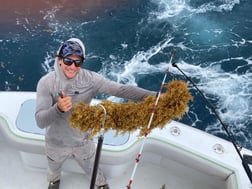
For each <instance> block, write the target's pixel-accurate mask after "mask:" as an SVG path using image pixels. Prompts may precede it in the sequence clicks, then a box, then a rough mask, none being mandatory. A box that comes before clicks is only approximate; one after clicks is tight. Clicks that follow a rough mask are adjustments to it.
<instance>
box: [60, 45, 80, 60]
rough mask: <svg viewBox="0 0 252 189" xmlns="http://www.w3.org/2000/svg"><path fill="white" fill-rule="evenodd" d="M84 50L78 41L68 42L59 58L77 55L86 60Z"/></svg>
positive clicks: (63, 46)
mask: <svg viewBox="0 0 252 189" xmlns="http://www.w3.org/2000/svg"><path fill="white" fill-rule="evenodd" d="M83 51H84V49H82V48H81V46H80V45H79V43H77V42H76V41H69V40H68V41H66V42H64V43H63V45H62V47H61V49H60V51H59V56H61V57H63V58H65V57H67V56H70V55H77V56H79V57H81V58H82V59H83V60H84V58H85V52H83Z"/></svg>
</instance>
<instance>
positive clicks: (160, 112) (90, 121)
mask: <svg viewBox="0 0 252 189" xmlns="http://www.w3.org/2000/svg"><path fill="white" fill-rule="evenodd" d="M165 87H166V92H165V93H163V94H162V96H161V98H160V99H159V102H158V105H157V107H156V109H155V114H154V117H153V120H152V124H151V126H150V128H149V129H148V132H150V131H151V130H152V129H154V128H156V127H159V128H161V129H162V128H163V127H164V126H165V124H166V123H167V122H170V121H171V120H172V119H179V118H181V117H182V116H183V115H184V113H185V112H186V111H187V107H188V103H189V101H191V100H192V99H193V97H192V95H191V94H190V92H189V90H188V85H187V83H185V82H184V81H182V80H172V81H170V82H169V83H168V84H167V85H166V86H165ZM155 100H156V97H155V96H149V97H146V98H145V99H144V100H142V101H140V102H137V103H135V102H128V103H113V102H111V101H108V100H104V101H102V102H101V104H102V105H103V106H104V107H105V109H106V112H107V115H106V122H105V124H104V128H103V129H104V131H105V132H106V131H107V130H109V129H113V130H115V131H116V132H117V134H125V133H126V132H133V131H136V130H138V129H139V130H140V134H139V135H140V136H144V135H145V134H146V132H147V125H148V122H149V118H150V115H151V113H152V111H153V108H154V104H155ZM103 119H104V111H103V109H102V108H101V107H98V106H91V105H88V104H85V103H83V102H79V103H77V104H76V105H75V106H74V108H73V112H72V114H71V116H70V118H69V121H70V125H71V127H73V128H78V129H79V130H80V131H89V132H91V136H94V135H96V134H98V133H99V132H100V131H101V129H102V126H103V125H102V122H103Z"/></svg>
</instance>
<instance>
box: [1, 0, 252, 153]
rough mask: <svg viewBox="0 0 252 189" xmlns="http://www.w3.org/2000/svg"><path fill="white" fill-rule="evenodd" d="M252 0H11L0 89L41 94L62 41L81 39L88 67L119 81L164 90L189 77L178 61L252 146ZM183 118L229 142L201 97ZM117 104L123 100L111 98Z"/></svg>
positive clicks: (4, 17)
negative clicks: (43, 78) (42, 79)
mask: <svg viewBox="0 0 252 189" xmlns="http://www.w3.org/2000/svg"><path fill="white" fill-rule="evenodd" d="M251 9H252V1H251V0H128V1H127V0H121V1H116V0H106V1H99V0H93V1H84V2H82V1H80V0H78V1H74V3H72V1H70V0H69V1H67V0H66V1H53V2H52V1H49V0H47V1H39V0H38V1H35V2H34V1H30V0H23V1H17V0H16V1H10V2H4V3H3V4H2V5H1V8H0V12H1V13H0V16H1V17H0V75H1V77H0V90H1V91H35V90H36V84H37V82H38V80H39V79H40V77H41V76H42V75H44V74H46V73H48V72H50V71H52V70H53V60H54V57H55V53H56V51H57V49H58V47H59V45H60V44H61V43H62V42H63V41H64V40H66V39H68V38H70V37H77V38H80V39H81V40H83V42H84V44H85V46H86V50H87V58H86V61H85V64H84V65H83V67H84V68H86V69H90V70H93V71H96V72H99V73H101V74H103V75H104V76H106V77H107V78H110V79H112V80H114V81H117V82H120V83H125V84H131V85H138V86H140V87H143V88H146V89H150V90H156V91H158V90H159V87H160V84H161V82H162V80H163V77H164V73H165V70H166V69H167V68H168V69H169V75H168V81H169V80H171V79H175V78H177V79H184V80H185V81H186V78H185V77H183V75H182V74H181V73H180V72H179V71H178V69H176V68H174V67H172V65H171V64H169V60H170V53H171V51H172V50H175V56H174V59H173V62H176V63H177V65H178V66H179V68H180V69H181V70H183V71H184V72H185V73H186V74H187V75H188V76H189V77H190V78H191V79H192V80H193V81H194V82H195V83H196V84H197V86H198V88H199V89H201V90H202V91H203V93H204V94H205V96H206V97H207V98H208V99H209V100H210V101H211V102H212V103H213V104H214V106H215V107H216V110H217V111H218V113H219V115H220V117H221V119H222V120H223V122H224V123H225V124H226V126H227V127H228V130H229V132H231V133H232V134H233V135H234V138H235V140H236V142H237V143H238V144H239V145H240V146H244V147H247V148H250V149H252V108H251V107H252V13H251ZM190 90H191V92H192V94H193V95H194V101H193V102H191V103H190V105H189V110H188V112H187V113H186V115H185V116H184V117H183V119H182V120H180V121H181V122H183V123H186V124H188V125H190V126H192V127H196V128H199V129H201V130H204V131H206V132H208V133H211V134H214V135H216V136H220V137H222V138H225V139H228V137H227V134H226V132H225V131H224V130H223V127H222V126H221V124H220V123H219V121H218V120H217V119H216V117H215V115H214V114H213V113H212V111H211V110H210V108H209V107H208V106H207V104H206V103H205V101H204V99H203V98H202V96H201V95H200V94H199V93H198V92H197V91H196V90H195V88H194V87H193V86H192V85H190ZM108 98H109V99H111V100H114V101H120V99H117V98H114V97H108Z"/></svg>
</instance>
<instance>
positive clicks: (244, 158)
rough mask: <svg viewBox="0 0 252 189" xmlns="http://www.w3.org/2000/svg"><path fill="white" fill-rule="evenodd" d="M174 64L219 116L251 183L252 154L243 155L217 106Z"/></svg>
mask: <svg viewBox="0 0 252 189" xmlns="http://www.w3.org/2000/svg"><path fill="white" fill-rule="evenodd" d="M172 66H173V67H175V68H177V69H178V70H179V71H180V72H181V73H182V74H183V75H184V76H185V78H186V79H187V80H188V81H190V82H191V84H192V85H193V86H194V87H195V89H196V90H197V91H198V92H199V93H200V95H201V96H202V97H203V99H204V100H205V101H206V103H207V105H208V106H209V107H210V109H211V110H212V112H213V113H214V115H215V116H216V117H217V119H218V120H219V122H220V124H221V125H222V127H223V128H224V130H225V131H226V133H227V135H228V138H229V139H230V141H231V142H232V144H233V146H234V148H235V150H236V152H237V153H238V155H239V157H240V159H241V161H242V165H243V168H244V170H245V172H246V174H247V176H248V178H249V180H250V183H252V173H251V170H250V168H249V165H248V164H251V163H252V156H249V155H245V154H244V155H243V156H242V155H241V152H240V150H241V147H240V148H238V146H237V143H236V141H235V138H234V135H233V134H232V133H231V132H230V131H229V130H228V127H227V125H226V124H225V123H224V122H223V121H222V119H221V118H220V116H219V114H218V112H217V111H216V108H215V107H214V105H213V104H212V103H211V102H210V100H208V98H207V97H206V96H205V95H204V93H203V92H202V91H201V90H200V89H199V88H198V87H197V85H196V84H195V82H194V81H193V80H192V79H191V78H190V77H188V76H187V75H186V74H185V72H183V70H181V69H180V68H179V67H178V65H177V64H176V63H175V62H174V63H172Z"/></svg>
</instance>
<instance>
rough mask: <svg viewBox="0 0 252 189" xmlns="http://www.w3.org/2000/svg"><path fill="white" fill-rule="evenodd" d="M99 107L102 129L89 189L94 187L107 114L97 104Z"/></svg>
mask: <svg viewBox="0 0 252 189" xmlns="http://www.w3.org/2000/svg"><path fill="white" fill-rule="evenodd" d="M98 105H99V106H100V107H102V109H103V111H104V118H103V121H102V129H101V131H100V136H99V137H98V144H97V147H96V153H95V160H94V166H93V173H92V178H91V183H90V189H94V187H95V181H96V176H97V172H98V169H99V163H100V157H101V150H102V144H103V138H104V125H105V121H106V116H107V112H106V109H105V107H104V106H103V105H102V104H98Z"/></svg>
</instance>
